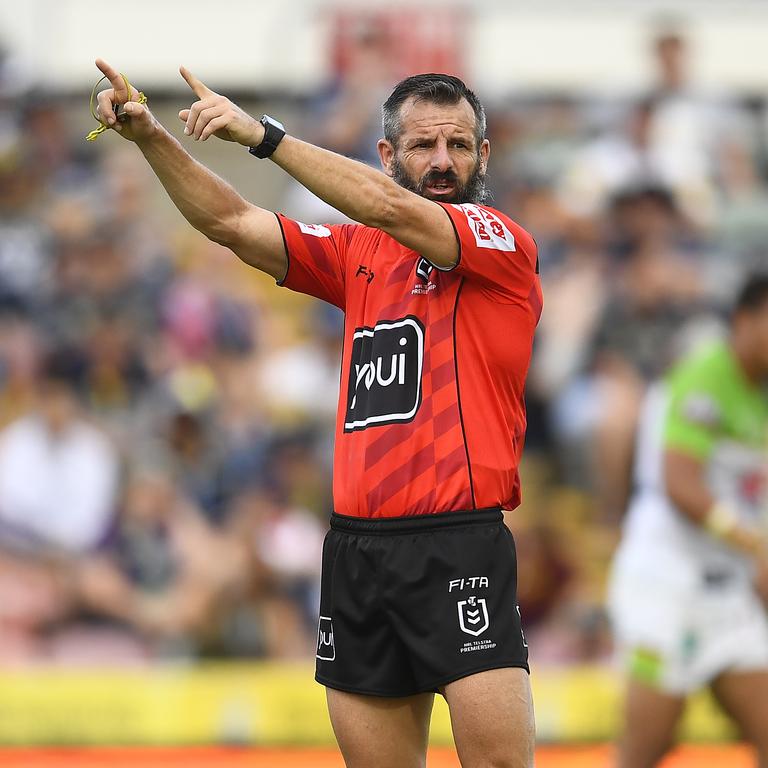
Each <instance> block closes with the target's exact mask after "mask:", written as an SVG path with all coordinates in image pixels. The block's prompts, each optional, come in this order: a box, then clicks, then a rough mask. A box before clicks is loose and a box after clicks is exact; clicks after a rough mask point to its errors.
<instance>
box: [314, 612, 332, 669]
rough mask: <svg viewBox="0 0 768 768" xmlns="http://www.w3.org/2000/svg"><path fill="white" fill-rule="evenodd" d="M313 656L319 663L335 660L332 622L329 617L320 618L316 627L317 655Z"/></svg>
mask: <svg viewBox="0 0 768 768" xmlns="http://www.w3.org/2000/svg"><path fill="white" fill-rule="evenodd" d="M315 655H316V656H317V658H318V659H320V660H321V661H333V660H334V659H335V658H336V643H335V641H334V639H333V622H332V621H331V619H330V617H329V616H321V617H320V622H319V623H318V625H317V653H316V654H315Z"/></svg>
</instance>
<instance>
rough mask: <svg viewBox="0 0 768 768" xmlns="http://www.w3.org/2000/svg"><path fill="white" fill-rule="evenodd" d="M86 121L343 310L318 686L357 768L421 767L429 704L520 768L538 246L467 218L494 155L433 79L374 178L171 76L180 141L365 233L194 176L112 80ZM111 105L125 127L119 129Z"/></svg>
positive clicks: (478, 214)
mask: <svg viewBox="0 0 768 768" xmlns="http://www.w3.org/2000/svg"><path fill="white" fill-rule="evenodd" d="M97 66H98V67H99V69H101V71H102V72H103V73H104V74H105V75H106V76H107V77H108V78H109V80H110V82H111V85H112V88H111V89H109V90H106V91H104V92H102V93H101V94H100V95H99V110H100V116H101V120H102V121H104V122H105V123H106V124H107V125H109V126H112V127H114V128H115V129H116V130H118V131H119V132H120V133H121V134H122V135H123V136H124V137H125V138H127V139H130V140H132V141H134V142H136V144H137V145H138V147H139V149H140V150H141V152H142V153H143V154H144V157H145V158H146V159H147V160H148V162H149V163H150V165H151V166H152V168H153V169H154V171H155V173H156V174H157V176H158V178H159V179H160V181H161V182H162V183H163V185H164V187H165V189H166V190H167V192H168V193H169V195H170V197H171V199H172V200H173V201H174V203H175V204H176V206H177V207H178V208H179V210H180V211H181V212H182V213H183V214H184V215H185V217H186V218H187V220H188V221H189V222H190V223H191V224H192V225H193V226H194V227H195V228H197V229H199V230H200V231H201V232H203V233H204V234H205V235H207V236H208V237H209V238H211V239H212V240H215V241H217V242H220V243H223V244H225V245H227V246H228V247H229V248H231V249H232V250H233V251H234V252H235V253H236V254H237V255H238V256H239V257H240V258H241V259H242V260H243V261H245V262H246V263H248V264H250V265H252V266H254V267H256V268H258V269H261V270H263V271H265V272H267V273H269V274H270V275H272V276H273V277H274V278H275V279H276V280H277V281H278V284H280V285H286V286H287V287H289V288H291V289H293V290H298V291H302V292H304V293H309V294H311V295H314V296H317V297H319V298H321V299H324V300H326V301H328V302H330V303H332V304H335V305H336V306H338V307H340V308H341V309H343V310H344V312H345V316H346V322H345V330H344V354H343V361H342V366H343V367H342V376H341V392H340V399H339V408H338V416H337V429H336V449H335V450H336V452H335V465H334V506H335V514H334V515H333V516H332V519H331V531H330V532H329V534H328V537H327V540H326V543H325V548H324V554H323V571H324V574H323V585H322V596H321V611H320V613H321V616H320V623H319V631H318V648H317V679H318V681H319V682H321V683H323V684H324V685H325V686H326V688H327V699H328V707H329V712H330V717H331V722H332V724H333V728H334V731H335V733H336V736H337V739H338V741H339V745H340V747H341V750H342V753H343V755H344V759H345V761H346V763H347V765H348V766H350V768H358V767H359V768H377V767H379V766H380V767H381V768H385V767H390V766H391V768H411V767H412V766H413V767H414V768H415V767H416V766H423V765H424V763H425V755H426V749H427V738H428V731H429V719H430V713H431V708H432V702H433V698H434V693H435V692H440V693H441V694H442V695H443V696H445V698H446V700H447V702H448V705H449V708H450V711H451V718H452V725H453V731H454V735H455V739H456V744H457V748H458V752H459V756H460V759H461V761H462V765H464V766H469V767H474V766H478V767H479V766H515V767H516V768H523V766H529V765H532V759H533V754H532V753H533V712H532V702H531V694H530V688H529V681H528V673H527V669H528V665H527V648H526V646H525V641H524V638H523V636H522V632H521V628H520V618H519V612H518V610H517V606H516V598H515V592H516V562H515V554H514V543H513V541H512V538H511V535H510V534H509V531H508V530H507V529H506V528H505V527H504V524H503V522H502V513H501V509H502V508H513V507H515V506H516V505H517V504H518V503H519V498H520V489H519V478H518V473H517V466H518V463H519V458H520V452H521V450H522V443H523V437H524V431H525V412H524V408H523V388H524V383H525V376H526V373H527V369H528V363H529V359H530V354H531V345H532V339H533V332H534V329H535V326H536V323H537V321H538V317H539V314H540V310H541V291H540V287H539V280H538V276H537V274H536V273H537V259H536V246H535V244H534V242H533V239H532V238H531V236H530V235H529V234H528V233H527V232H525V231H524V230H523V229H522V228H521V227H520V226H518V225H517V224H515V223H513V222H512V221H511V220H510V219H508V218H507V217H506V216H504V215H503V214H501V213H499V212H498V211H495V210H493V209H491V208H487V207H485V206H482V205H480V203H481V202H482V201H483V198H484V196H485V191H484V183H483V180H484V176H485V171H486V165H487V161H488V155H489V151H490V146H489V143H488V140H487V139H486V138H485V114H484V111H483V108H482V106H481V105H480V103H479V101H478V100H477V97H476V96H475V95H474V94H473V93H472V92H471V91H470V90H469V89H467V87H466V86H465V85H464V83H462V82H461V81H460V80H458V79H457V78H454V77H450V76H447V75H419V76H416V77H413V78H408V79H407V80H405V81H403V82H402V83H400V84H399V85H398V86H397V87H396V88H395V90H394V91H393V93H392V95H391V96H390V97H389V99H388V100H387V102H386V103H385V105H384V110H383V115H384V135H385V138H383V139H382V140H380V141H379V143H378V151H379V155H380V158H381V162H382V166H383V169H384V173H381V172H379V171H376V170H374V169H372V168H369V167H368V166H365V165H363V164H361V163H358V162H356V161H353V160H350V159H348V158H345V157H341V156H339V155H336V154H334V153H332V152H329V151H327V150H324V149H320V148H319V147H315V146H312V145H310V144H307V143H304V142H302V141H299V140H298V139H296V138H294V137H292V136H290V135H287V134H285V132H284V129H283V128H282V126H280V125H279V124H278V123H276V122H275V121H273V120H272V119H271V118H269V117H267V116H266V115H265V116H264V117H262V119H261V120H256V119H254V118H252V117H250V116H248V115H246V114H245V113H244V112H243V111H242V110H241V109H239V108H238V107H237V106H236V105H234V104H232V103H231V102H230V101H229V100H228V99H226V98H225V97H223V96H220V95H218V94H216V93H214V92H213V91H211V90H210V89H208V88H207V87H206V86H205V85H203V83H201V82H200V81H199V80H198V79H197V78H195V77H194V76H193V75H192V74H191V73H190V72H188V71H187V70H186V69H184V68H182V69H181V74H182V76H183V77H184V79H185V80H186V81H187V83H188V84H189V85H190V87H191V88H192V90H193V91H194V92H195V94H196V96H197V97H198V99H199V100H198V101H196V102H195V103H194V104H193V105H192V106H191V107H190V109H186V110H182V111H181V112H180V113H179V116H180V118H181V119H182V120H183V121H184V123H185V133H186V134H187V135H190V136H192V137H193V138H194V139H196V140H203V141H205V140H206V139H208V138H209V137H210V136H213V135H216V136H218V137H219V138H224V139H228V140H231V141H236V142H239V143H240V144H243V145H244V146H246V147H250V148H251V149H250V151H251V152H252V154H255V155H256V156H257V157H262V158H263V157H271V159H272V160H273V162H275V163H277V164H278V165H279V166H280V167H281V168H283V170H285V171H287V172H288V173H289V174H290V175H291V176H293V178H294V179H296V180H297V181H298V182H300V183H301V184H303V185H304V186H305V187H307V188H308V189H309V190H310V191H311V192H313V193H315V194H316V195H318V196H319V197H320V198H321V199H323V200H324V201H325V202H327V203H328V204H330V205H331V206H333V207H334V208H337V209H338V210H340V211H341V212H342V213H344V214H346V215H347V216H348V217H349V218H351V219H352V220H354V221H357V222H360V224H359V225H352V224H350V225H339V226H331V227H325V226H317V225H307V224H303V223H300V222H295V221H291V220H290V219H287V218H286V217H284V216H282V215H276V214H274V213H271V212H269V211H266V210H263V209H261V208H258V207H256V206H254V205H251V204H250V203H247V202H246V201H245V200H243V199H242V198H241V197H240V196H239V195H238V194H237V193H236V192H235V191H234V190H233V189H232V188H231V187H229V186H228V185H227V184H226V183H225V182H223V181H221V180H220V179H218V178H217V177H216V176H215V175H213V174H212V173H210V172H209V171H208V170H207V169H205V168H204V167H203V166H201V165H200V164H199V163H197V162H196V161H194V160H193V159H192V158H191V157H190V156H189V155H188V154H187V153H186V152H185V151H184V150H183V149H182V148H181V146H180V145H179V143H178V142H177V141H176V140H175V139H174V138H172V137H171V136H170V134H169V133H168V132H167V131H166V130H165V129H164V128H162V126H160V125H159V124H158V122H157V121H156V120H155V118H154V117H153V116H152V114H151V113H150V112H149V110H148V109H147V107H146V106H144V105H141V104H139V103H137V101H136V99H137V96H138V94H137V92H136V91H134V90H132V91H131V93H130V94H129V93H128V90H127V87H126V85H125V81H124V79H123V78H122V77H121V76H120V75H119V74H118V73H117V72H116V71H115V70H114V69H112V68H111V67H110V66H109V65H108V64H106V63H105V62H103V61H101V60H98V61H97ZM115 104H124V106H123V110H124V113H125V115H127V120H126V121H125V122H120V120H118V119H116V116H115V109H114V107H115Z"/></svg>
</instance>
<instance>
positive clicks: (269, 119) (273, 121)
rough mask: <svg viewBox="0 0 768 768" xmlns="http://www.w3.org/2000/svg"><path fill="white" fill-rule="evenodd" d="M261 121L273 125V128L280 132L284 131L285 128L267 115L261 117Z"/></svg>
mask: <svg viewBox="0 0 768 768" xmlns="http://www.w3.org/2000/svg"><path fill="white" fill-rule="evenodd" d="M261 119H262V122H265V123H269V124H270V125H273V126H274V127H275V128H278V129H279V130H281V131H285V126H284V125H283V124H282V123H281V122H280V121H279V120H275V118H274V117H270V116H269V115H264V117H262V118H261Z"/></svg>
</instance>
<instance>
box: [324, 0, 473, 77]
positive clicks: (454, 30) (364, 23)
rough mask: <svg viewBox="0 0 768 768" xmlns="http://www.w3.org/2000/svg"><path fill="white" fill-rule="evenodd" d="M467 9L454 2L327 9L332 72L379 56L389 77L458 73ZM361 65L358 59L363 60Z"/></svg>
mask: <svg viewBox="0 0 768 768" xmlns="http://www.w3.org/2000/svg"><path fill="white" fill-rule="evenodd" d="M467 17H468V12H467V10H466V9H465V8H458V7H450V6H449V7H442V6H441V7H439V8H438V7H432V8H420V9H419V8H410V9H408V8H399V9H390V10H365V9H349V8H345V9H341V8H340V9H338V10H336V11H335V12H332V22H331V25H332V38H331V40H332V43H331V56H332V66H333V72H334V74H335V75H336V76H340V77H345V76H347V75H349V74H351V73H352V70H354V69H356V68H357V67H358V66H360V65H361V64H360V62H361V59H362V60H363V62H364V61H365V60H366V59H368V58H370V57H377V58H380V59H385V60H386V61H387V62H388V64H389V67H390V73H389V74H390V75H391V77H392V79H393V81H397V80H401V79H402V78H404V77H407V76H408V75H412V74H416V73H419V72H445V73H448V74H451V75H456V76H457V77H462V76H463V72H464V63H465V47H466V35H465V34H464V30H465V29H466V26H467V21H468V18H467ZM363 66H364V63H363Z"/></svg>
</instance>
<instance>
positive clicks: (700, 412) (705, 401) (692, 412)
mask: <svg viewBox="0 0 768 768" xmlns="http://www.w3.org/2000/svg"><path fill="white" fill-rule="evenodd" d="M680 413H681V415H682V416H683V418H684V419H685V420H686V421H689V422H691V423H692V424H698V425H700V426H702V427H715V426H717V425H718V424H719V423H720V416H721V414H720V406H719V405H718V404H717V403H716V402H715V400H714V399H713V398H712V397H710V396H709V395H706V394H704V393H702V392H696V393H694V394H690V395H688V397H686V398H685V400H683V402H682V404H681V407H680Z"/></svg>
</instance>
